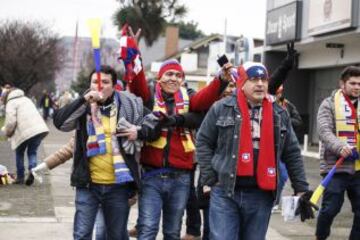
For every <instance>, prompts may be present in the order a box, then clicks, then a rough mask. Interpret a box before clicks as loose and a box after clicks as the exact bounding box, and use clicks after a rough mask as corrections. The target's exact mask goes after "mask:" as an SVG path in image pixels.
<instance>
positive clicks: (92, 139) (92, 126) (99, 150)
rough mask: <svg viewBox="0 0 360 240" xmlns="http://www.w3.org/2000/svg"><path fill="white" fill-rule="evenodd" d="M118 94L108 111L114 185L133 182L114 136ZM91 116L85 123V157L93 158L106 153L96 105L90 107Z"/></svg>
mask: <svg viewBox="0 0 360 240" xmlns="http://www.w3.org/2000/svg"><path fill="white" fill-rule="evenodd" d="M117 94H118V93H116V92H115V95H114V102H113V104H112V105H111V110H110V130H111V146H112V159H113V167H114V174H115V182H116V183H125V182H132V181H134V179H133V177H132V176H131V173H130V170H129V168H128V167H127V165H126V163H125V161H124V158H123V156H122V155H121V153H120V148H119V143H118V139H117V136H116V125H117V115H118V108H119V106H120V102H119V97H118V96H117ZM90 108H91V116H88V121H87V133H88V136H89V137H88V140H87V156H88V157H93V156H96V155H102V154H105V153H106V143H105V133H104V128H103V125H102V122H101V112H100V109H99V107H98V105H97V104H96V103H92V104H91V105H90Z"/></svg>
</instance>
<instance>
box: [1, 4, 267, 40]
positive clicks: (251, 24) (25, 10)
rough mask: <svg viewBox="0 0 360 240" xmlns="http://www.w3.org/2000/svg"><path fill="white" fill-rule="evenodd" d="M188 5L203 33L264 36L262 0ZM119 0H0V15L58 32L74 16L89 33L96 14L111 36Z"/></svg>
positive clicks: (70, 29)
mask: <svg viewBox="0 0 360 240" xmlns="http://www.w3.org/2000/svg"><path fill="white" fill-rule="evenodd" d="M182 3H184V4H186V6H187V8H188V14H187V16H186V18H185V19H184V20H185V21H189V20H194V21H196V22H198V23H199V28H200V29H201V30H202V31H204V32H205V33H206V34H210V33H221V34H223V33H224V29H225V19H227V33H228V34H231V35H240V34H244V35H246V36H251V37H261V38H263V37H264V32H265V30H264V28H265V8H266V0H252V1H248V0H221V1H217V0H182ZM119 5H120V3H119V2H117V1H115V0H6V1H4V0H3V1H2V3H1V8H0V19H1V20H4V19H21V20H38V21H41V22H46V23H47V24H48V26H50V27H52V29H53V30H54V31H55V32H58V33H59V34H60V35H61V36H64V35H70V36H71V35H74V33H75V25H76V21H77V19H78V20H79V35H80V36H89V35H90V34H89V31H88V29H87V25H86V20H87V19H89V18H93V17H100V18H101V19H102V21H103V25H104V36H107V37H114V36H115V35H116V29H115V27H114V26H113V24H112V14H113V13H114V11H115V9H116V8H117V7H119Z"/></svg>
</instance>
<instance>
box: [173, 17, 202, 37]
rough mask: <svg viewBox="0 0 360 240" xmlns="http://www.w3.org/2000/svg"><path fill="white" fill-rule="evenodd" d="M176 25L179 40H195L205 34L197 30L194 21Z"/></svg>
mask: <svg viewBox="0 0 360 240" xmlns="http://www.w3.org/2000/svg"><path fill="white" fill-rule="evenodd" d="M177 25H178V27H179V36H180V38H183V39H188V40H195V39H198V38H202V37H204V36H205V34H204V33H203V32H202V31H201V30H199V29H198V25H199V24H198V23H196V22H194V21H190V22H187V23H185V22H184V21H180V22H179V23H178V24H177Z"/></svg>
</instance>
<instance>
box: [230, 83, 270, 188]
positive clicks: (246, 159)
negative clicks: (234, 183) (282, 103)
mask: <svg viewBox="0 0 360 240" xmlns="http://www.w3.org/2000/svg"><path fill="white" fill-rule="evenodd" d="M237 102H238V106H239V109H240V112H241V115H242V118H243V120H242V123H241V129H240V133H241V136H240V147H239V153H238V156H239V159H238V163H237V175H238V176H254V159H253V157H254V156H253V155H254V154H253V144H252V135H251V123H250V116H249V108H248V103H247V100H246V97H245V95H244V93H243V91H242V89H241V87H239V88H238V90H237ZM262 109H263V110H262V121H261V123H260V124H261V127H260V134H261V136H260V149H259V157H258V162H257V169H256V180H257V184H258V186H259V188H260V189H263V190H275V189H276V162H275V144H274V124H273V107H272V103H271V102H270V101H269V99H267V98H264V100H263V102H262Z"/></svg>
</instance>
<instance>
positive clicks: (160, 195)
mask: <svg viewBox="0 0 360 240" xmlns="http://www.w3.org/2000/svg"><path fill="white" fill-rule="evenodd" d="M225 75H226V74H225ZM184 77H185V76H184V71H183V69H182V67H181V65H180V64H179V63H178V61H176V60H168V61H165V62H164V63H163V64H162V66H161V67H160V70H159V73H158V81H157V83H156V85H155V93H154V105H153V107H152V110H153V112H154V113H155V115H157V116H158V117H159V118H162V119H164V118H165V119H167V118H169V119H170V118H171V119H173V120H174V119H175V121H173V122H174V123H172V124H171V126H168V127H166V126H164V127H163V128H162V129H161V133H160V136H159V138H158V139H157V140H156V141H152V142H146V143H145V144H144V146H143V148H142V155H141V160H140V162H141V164H142V166H143V170H144V173H143V176H142V191H141V193H140V197H139V219H138V231H139V235H138V238H139V239H155V238H156V235H157V233H158V230H159V223H160V217H161V213H162V214H163V234H164V238H165V239H180V230H181V219H182V216H183V213H184V209H185V206H186V202H187V199H188V195H189V191H190V184H191V181H190V175H191V171H192V170H193V164H194V162H193V156H194V152H195V145H194V139H193V136H192V133H191V130H190V129H189V128H185V127H184V124H185V123H184V118H183V117H182V116H181V115H182V114H184V113H187V112H189V111H191V112H194V111H196V112H200V111H206V110H208V109H209V108H210V106H211V105H212V104H213V103H214V102H215V101H216V100H218V99H219V98H220V95H221V92H222V91H223V90H224V89H225V88H226V85H227V83H228V80H225V79H224V80H222V79H221V77H219V78H215V79H214V81H212V82H211V83H210V84H209V85H208V86H207V87H205V88H203V89H202V90H200V91H199V92H198V93H195V94H191V92H190V91H188V90H187V89H186V88H184V87H182V85H183V82H184ZM229 79H230V78H229ZM186 125H187V126H189V124H186ZM194 127H195V126H194Z"/></svg>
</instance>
